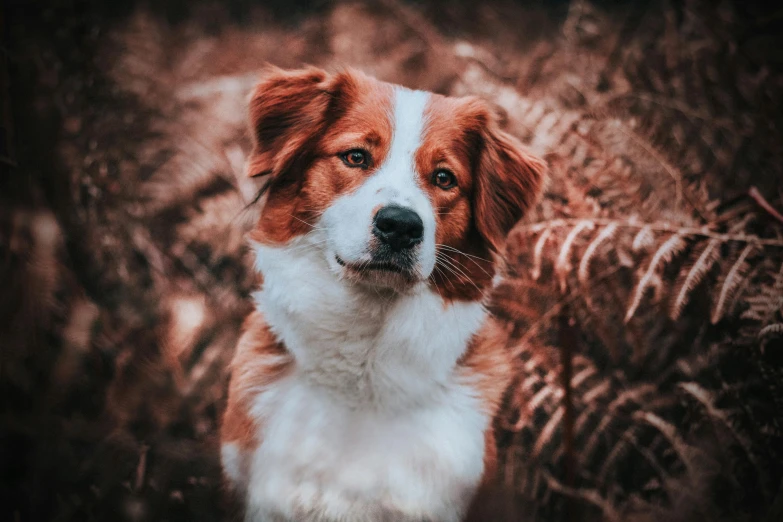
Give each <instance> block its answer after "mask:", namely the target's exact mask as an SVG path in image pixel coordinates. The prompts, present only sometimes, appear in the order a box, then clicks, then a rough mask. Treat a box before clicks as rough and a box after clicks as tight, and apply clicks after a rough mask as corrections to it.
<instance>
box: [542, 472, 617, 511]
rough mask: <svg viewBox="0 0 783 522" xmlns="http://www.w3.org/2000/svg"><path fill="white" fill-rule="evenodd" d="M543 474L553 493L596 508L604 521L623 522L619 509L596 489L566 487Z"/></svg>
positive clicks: (550, 476) (545, 473)
mask: <svg viewBox="0 0 783 522" xmlns="http://www.w3.org/2000/svg"><path fill="white" fill-rule="evenodd" d="M542 473H543V476H544V479H545V480H546V482H547V485H548V486H549V488H550V489H552V491H556V492H557V493H560V494H561V495H565V496H567V497H572V498H575V499H579V500H583V501H585V502H587V503H588V504H592V505H594V506H596V507H597V508H599V509H600V510H601V513H602V514H603V519H604V520H606V521H608V522H615V521H618V522H619V521H620V520H622V517H621V516H620V514H619V513H618V512H617V509H616V508H615V507H614V506H613V505H612V503H611V501H610V500H608V499H605V498H604V497H602V496H601V494H600V493H599V492H598V491H596V490H595V489H587V488H574V487H571V486H566V485H565V484H563V483H561V482H560V481H558V480H557V479H556V478H554V477H553V476H552V475H551V474H549V473H547V472H546V471H543V472H542Z"/></svg>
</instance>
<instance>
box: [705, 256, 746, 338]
mask: <svg viewBox="0 0 783 522" xmlns="http://www.w3.org/2000/svg"><path fill="white" fill-rule="evenodd" d="M755 248H756V245H755V244H754V243H750V244H748V245H747V246H746V247H745V248H744V249H742V253H741V254H740V255H739V257H738V258H737V260H736V261H735V262H734V264H732V266H731V268H730V269H729V271H728V272H727V273H726V276H725V277H724V278H723V283H722V284H721V286H720V291H719V292H718V298H717V299H716V300H715V304H714V306H713V309H712V315H711V316H710V321H711V322H712V324H717V323H718V322H719V321H720V320H721V319H722V318H723V316H724V315H725V313H726V311H727V310H726V309H727V304H728V303H729V301H730V300H731V298H732V297H733V296H734V294H735V292H736V290H737V288H739V285H740V283H742V281H743V280H744V279H745V277H746V276H747V275H748V270H749V266H750V265H749V263H748V262H747V259H748V256H749V255H750V254H751V253H752V252H753V250H755Z"/></svg>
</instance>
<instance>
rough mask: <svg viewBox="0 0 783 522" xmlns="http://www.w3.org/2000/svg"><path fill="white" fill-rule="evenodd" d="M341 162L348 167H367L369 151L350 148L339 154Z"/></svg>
mask: <svg viewBox="0 0 783 522" xmlns="http://www.w3.org/2000/svg"><path fill="white" fill-rule="evenodd" d="M340 158H342V160H343V163H345V164H346V165H348V166H349V167H361V168H367V167H368V166H369V165H370V153H369V152H367V151H364V150H362V149H352V150H349V151H348V152H343V153H342V154H340Z"/></svg>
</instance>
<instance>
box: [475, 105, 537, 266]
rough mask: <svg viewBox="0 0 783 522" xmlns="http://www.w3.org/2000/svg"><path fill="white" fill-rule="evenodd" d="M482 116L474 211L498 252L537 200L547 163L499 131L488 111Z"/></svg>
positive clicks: (487, 238) (483, 231)
mask: <svg viewBox="0 0 783 522" xmlns="http://www.w3.org/2000/svg"><path fill="white" fill-rule="evenodd" d="M483 116H484V117H483V118H481V120H483V122H485V124H484V125H483V129H482V130H481V131H480V142H481V143H480V149H481V152H480V157H479V159H478V163H477V173H476V185H475V187H476V188H475V192H474V198H475V199H474V212H475V220H476V227H477V229H478V231H479V234H481V236H482V237H483V238H484V239H485V240H486V241H487V243H488V244H489V246H490V248H491V249H492V250H494V251H495V252H497V251H499V250H500V248H501V247H502V246H503V242H504V241H505V239H506V235H507V234H508V232H509V231H510V230H511V228H512V227H513V226H514V225H515V224H516V223H517V221H519V220H520V219H521V218H522V216H524V215H525V214H527V212H528V210H529V209H530V208H531V207H532V206H533V205H534V204H535V202H536V200H537V199H538V196H539V194H540V192H541V187H542V186H543V183H544V177H545V175H546V164H545V163H544V162H543V161H542V160H541V159H539V158H536V157H535V156H533V155H531V154H530V153H529V152H527V151H526V150H525V148H524V146H523V145H522V144H521V143H520V142H519V140H518V139H516V138H515V137H513V136H512V135H510V134H508V133H507V132H504V131H502V130H500V128H498V126H497V123H496V121H495V119H494V118H493V117H492V116H491V115H490V114H489V113H488V112H485V113H484V115H483Z"/></svg>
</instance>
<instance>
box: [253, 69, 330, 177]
mask: <svg viewBox="0 0 783 522" xmlns="http://www.w3.org/2000/svg"><path fill="white" fill-rule="evenodd" d="M333 90H334V85H333V81H332V77H331V76H330V75H329V74H327V73H326V72H325V71H322V70H321V69H316V68H314V67H311V68H307V69H300V70H297V71H284V70H282V69H277V68H274V69H270V70H269V71H268V72H267V74H266V76H265V77H264V78H263V79H262V80H261V82H260V83H259V84H258V85H257V86H256V88H255V90H254V91H253V94H252V95H251V97H250V125H251V130H252V134H253V151H252V152H251V154H250V158H249V160H248V163H247V175H248V176H250V177H254V176H262V175H266V174H271V175H272V176H273V179H274V178H278V177H281V176H285V175H286V174H287V173H289V171H292V170H297V167H299V168H303V167H304V164H303V163H302V162H303V161H306V156H307V152H308V150H309V149H311V148H312V145H313V144H314V142H315V140H316V139H317V137H318V136H319V135H320V134H321V133H322V132H323V130H324V127H325V125H326V114H327V111H328V110H329V104H330V103H331V100H332V99H333V97H332V94H333Z"/></svg>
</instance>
